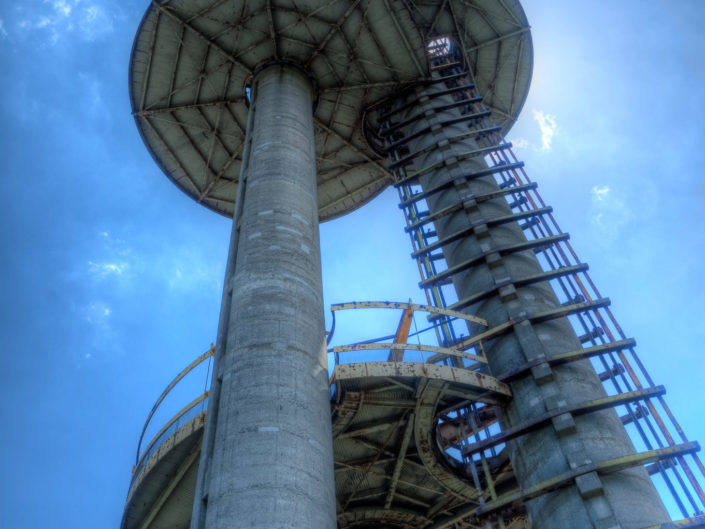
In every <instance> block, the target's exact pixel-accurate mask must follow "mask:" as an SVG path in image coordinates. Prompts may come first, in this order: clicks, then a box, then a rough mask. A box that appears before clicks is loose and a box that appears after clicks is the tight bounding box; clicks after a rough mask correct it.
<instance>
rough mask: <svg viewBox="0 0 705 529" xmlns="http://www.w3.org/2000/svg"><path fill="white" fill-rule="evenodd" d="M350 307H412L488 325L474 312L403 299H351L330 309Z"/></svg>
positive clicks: (346, 308) (415, 309) (421, 310)
mask: <svg viewBox="0 0 705 529" xmlns="http://www.w3.org/2000/svg"><path fill="white" fill-rule="evenodd" d="M348 309H412V310H414V311H420V312H428V313H430V314H442V315H444V316H450V317H451V318H458V319H461V320H467V321H471V322H473V323H479V324H480V325H483V326H485V327H487V320H485V319H483V318H479V317H478V316H473V315H472V314H464V313H462V312H459V311H457V310H451V309H446V308H442V307H434V306H432V305H419V304H417V303H404V302H403V301H351V302H349V303H336V304H334V305H331V307H330V310H332V311H337V310H348Z"/></svg>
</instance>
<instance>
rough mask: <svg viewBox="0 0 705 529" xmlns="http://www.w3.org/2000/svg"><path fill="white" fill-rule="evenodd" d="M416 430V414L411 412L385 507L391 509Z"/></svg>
mask: <svg viewBox="0 0 705 529" xmlns="http://www.w3.org/2000/svg"><path fill="white" fill-rule="evenodd" d="M413 431H414V414H413V413H411V414H409V418H408V420H407V422H406V428H405V429H404V437H402V440H401V446H400V447H399V455H398V456H397V460H396V463H395V464H394V471H393V472H392V481H391V483H390V484H389V492H388V493H387V497H386V498H385V500H384V508H385V509H389V507H391V505H392V500H393V499H394V493H395V492H396V489H397V484H398V483H399V476H400V475H401V468H402V466H403V465H404V459H405V458H406V451H407V450H408V448H409V441H410V440H411V434H412V433H413Z"/></svg>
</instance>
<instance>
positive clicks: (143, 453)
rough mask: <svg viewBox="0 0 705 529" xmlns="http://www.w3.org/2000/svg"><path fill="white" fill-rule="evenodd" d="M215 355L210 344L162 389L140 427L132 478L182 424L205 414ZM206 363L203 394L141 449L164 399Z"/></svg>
mask: <svg viewBox="0 0 705 529" xmlns="http://www.w3.org/2000/svg"><path fill="white" fill-rule="evenodd" d="M214 355H215V347H214V346H213V345H212V344H211V347H210V349H208V351H206V352H205V353H203V354H202V355H200V356H199V357H198V358H196V359H195V360H194V361H193V362H191V363H190V364H189V365H188V366H186V367H185V368H184V369H183V370H182V371H181V372H180V373H179V374H178V375H176V377H174V379H173V380H172V381H171V382H170V383H169V385H168V386H167V387H166V389H164V391H163V392H162V394H161V395H160V396H159V398H158V399H157V401H156V402H155V403H154V406H153V407H152V409H151V411H150V412H149V415H147V420H146V421H145V423H144V426H143V427H142V432H141V433H140V439H139V442H138V443H137V454H136V458H135V466H134V467H133V470H132V474H133V478H134V476H136V475H137V474H138V472H139V470H140V469H141V468H142V466H143V465H144V463H145V462H146V461H147V460H148V459H149V458H150V456H151V455H152V454H154V452H156V450H157V449H158V448H159V447H160V446H161V445H162V443H163V442H164V441H166V440H167V439H168V438H169V437H171V435H173V434H174V432H176V431H177V430H178V429H179V428H181V427H182V426H183V425H184V424H186V423H187V422H188V421H190V420H192V419H194V418H195V417H198V416H199V415H200V414H205V412H206V409H207V407H208V393H209V392H208V389H207V388H208V383H209V376H208V375H209V374H210V362H211V358H213V356H214ZM206 361H208V362H209V365H208V372H207V373H206V382H205V387H206V389H205V390H204V392H203V394H201V395H199V396H198V397H196V398H195V399H193V400H192V401H191V402H189V403H188V404H187V405H186V406H184V407H183V408H182V409H181V410H179V412H178V413H176V414H175V415H174V416H173V417H172V418H171V419H169V420H168V421H167V422H166V423H165V424H164V425H163V426H162V427H161V428H160V429H159V431H158V432H157V433H156V434H155V435H154V436H153V437H152V439H151V440H150V441H149V443H148V444H147V446H146V448H144V450H143V449H142V445H143V443H144V440H145V435H146V433H147V430H148V428H149V426H150V424H151V422H152V419H153V418H154V415H155V413H156V412H157V410H158V409H159V407H160V406H161V404H162V403H163V402H164V400H165V399H166V397H167V395H169V393H170V392H171V391H172V390H173V389H174V388H175V387H176V386H177V384H178V383H179V382H181V381H182V380H183V379H184V377H186V376H187V375H188V374H189V373H191V372H192V371H193V370H194V369H196V368H197V367H198V366H200V365H201V364H202V363H204V362H206Z"/></svg>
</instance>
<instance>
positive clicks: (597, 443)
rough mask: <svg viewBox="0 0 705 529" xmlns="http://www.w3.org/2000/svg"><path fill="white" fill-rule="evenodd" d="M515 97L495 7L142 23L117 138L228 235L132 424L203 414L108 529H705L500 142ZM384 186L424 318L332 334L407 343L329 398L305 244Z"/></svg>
mask: <svg viewBox="0 0 705 529" xmlns="http://www.w3.org/2000/svg"><path fill="white" fill-rule="evenodd" d="M531 69H532V47H531V39H530V33H529V25H528V22H527V20H526V17H525V14H524V12H523V10H522V8H521V6H520V4H519V2H518V1H516V0H424V1H418V2H417V1H414V2H411V1H403V0H347V1H342V0H320V1H312V0H252V1H247V2H245V1H231V0H228V1H224V0H189V1H187V0H172V1H169V0H160V1H157V0H153V1H152V2H151V3H150V4H149V7H148V9H147V12H146V14H145V16H144V18H143V20H142V23H141V25H140V28H139V30H138V32H137V36H136V38H135V42H134V47H133V53H132V59H131V62H130V81H129V83H130V96H131V102H132V108H133V111H134V115H135V119H136V122H137V126H138V129H139V131H140V134H141V135H142V138H143V140H144V142H145V144H146V145H147V147H148V149H149V150H150V152H151V154H152V156H153V157H154V159H155V161H156V162H157V163H158V164H159V166H160V167H161V168H162V169H163V171H164V172H165V173H166V174H167V176H168V177H169V178H170V179H171V180H172V181H173V182H174V183H175V184H176V185H177V186H178V187H179V188H180V189H182V190H183V191H184V192H185V193H187V194H188V195H189V196H191V197H193V198H194V199H195V200H196V201H198V202H199V203H201V204H203V205H204V206H206V207H208V208H210V209H212V210H214V211H216V212H218V213H221V214H223V215H225V216H227V217H232V218H233V230H232V238H231V244H230V252H229V256H228V263H227V269H226V277H225V283H224V284H225V288H224V292H223V300H222V308H221V313H220V323H219V328H218V336H217V342H216V345H215V347H214V348H212V350H211V351H209V352H208V353H206V354H204V355H202V356H201V357H199V358H198V359H197V360H196V361H194V363H193V364H192V365H191V366H189V368H187V369H186V370H184V372H183V373H182V374H180V375H179V376H178V377H177V378H176V379H175V381H174V382H173V383H172V384H170V386H169V387H168V388H167V391H166V392H165V394H163V395H162V397H160V399H159V400H158V402H157V405H155V408H157V407H158V406H159V404H160V403H161V402H162V400H163V398H164V397H165V395H166V393H168V392H169V390H170V389H171V388H172V387H173V386H174V385H176V384H177V383H178V382H179V381H180V380H181V378H183V376H184V375H185V374H186V373H187V372H188V371H189V370H190V369H191V368H192V367H193V366H195V365H198V364H199V363H200V362H201V361H204V360H206V359H210V358H214V364H213V378H212V384H211V387H210V390H209V391H208V392H206V393H204V395H202V396H200V397H198V398H197V399H195V400H194V401H193V402H192V403H191V404H190V405H189V406H187V407H186V408H185V409H184V410H182V412H180V413H179V414H177V416H176V417H175V418H174V419H172V420H171V421H169V422H168V423H167V424H166V425H164V427H163V428H162V429H161V430H160V431H159V432H158V434H157V435H156V436H155V437H154V439H152V440H151V441H150V442H149V444H148V445H147V447H146V448H144V449H142V448H143V447H141V448H140V449H138V457H137V464H136V467H135V470H134V473H133V477H132V482H131V484H130V490H129V493H128V498H127V503H126V507H125V513H124V516H123V521H122V527H123V529H133V528H144V529H147V528H151V529H161V528H164V529H166V528H172V529H173V528H187V527H190V528H191V529H225V528H254V527H260V528H267V529H272V528H284V527H287V528H304V527H305V528H312V529H323V528H326V529H333V528H335V527H336V526H337V527H340V528H341V529H345V528H359V529H367V528H409V529H411V528H419V529H441V528H446V527H448V528H475V527H482V528H490V527H498V528H505V527H510V528H514V529H518V528H527V527H534V528H537V529H558V528H577V529H582V528H597V529H617V528H621V529H644V528H647V527H654V528H656V527H672V526H671V525H668V524H669V521H670V519H671V517H674V518H683V519H684V521H682V522H680V523H681V524H682V525H678V527H705V519H704V518H703V516H702V513H703V510H704V508H705V494H703V487H702V483H703V475H705V472H704V471H703V466H702V464H701V463H700V461H699V459H698V458H697V456H696V455H695V452H696V451H697V450H698V448H699V447H698V445H697V443H694V442H690V441H688V440H687V438H686V437H685V435H684V434H683V432H682V431H681V429H680V427H679V426H678V424H677V422H675V419H674V418H673V415H672V414H671V412H670V410H669V409H668V407H667V405H666V403H665V402H664V400H663V394H664V389H663V388H662V387H661V386H657V385H655V384H654V383H653V381H652V379H651V378H650V377H649V375H648V374H647V373H646V372H645V371H644V369H643V366H642V365H641V362H640V361H639V359H638V357H637V356H636V354H635V353H634V350H633V347H634V344H635V342H634V340H632V339H630V338H628V337H626V336H625V335H624V334H623V333H622V330H621V328H620V327H619V325H618V323H617V322H616V321H615V320H614V318H613V316H612V314H611V312H610V311H609V303H610V302H609V299H607V298H603V297H602V296H601V295H600V294H599V292H598V291H597V289H596V288H595V286H594V285H593V283H592V281H591V280H590V278H589V276H588V274H587V265H585V264H584V263H581V262H580V261H579V260H578V258H577V256H576V254H575V252H573V250H572V248H571V247H570V244H569V241H568V239H569V237H568V235H567V234H566V233H563V232H562V231H561V230H560V228H559V227H558V225H557V224H556V222H555V220H554V219H553V216H552V209H551V208H550V207H548V206H546V205H545V204H544V202H543V200H542V199H541V197H540V195H539V194H538V191H537V186H536V184H535V183H534V182H532V181H531V180H529V178H528V176H527V175H526V173H525V171H524V168H523V163H521V162H520V161H518V160H517V159H516V157H514V154H513V152H512V150H511V144H509V143H506V142H505V141H504V140H503V136H504V134H505V133H506V132H507V131H508V130H509V128H510V127H511V126H512V124H513V123H514V121H515V120H516V117H517V115H518V113H519V111H520V109H521V107H522V105H523V102H524V100H525V98H526V94H527V91H528V88H529V83H530V77H531ZM389 185H394V186H395V187H397V189H398V190H399V194H400V206H401V208H402V210H403V211H404V215H405V218H406V228H405V229H406V231H407V232H408V233H409V235H410V237H411V241H412V246H413V254H412V256H413V258H414V259H416V260H417V261H418V263H419V270H420V271H421V275H422V281H421V287H422V288H423V289H424V291H425V292H426V296H427V299H428V305H425V306H420V305H413V304H411V303H400V304H394V303H348V304H341V305H336V306H334V307H333V310H334V311H336V312H338V311H342V310H345V309H361V308H371V307H377V308H386V309H389V308H397V309H400V310H402V318H401V321H400V324H399V327H398V328H397V329H396V333H395V334H394V340H393V342H388V341H387V342H384V343H381V344H380V343H377V344H375V343H371V344H370V343H367V344H357V345H351V346H347V347H345V346H341V347H337V348H334V352H335V355H336V366H335V370H334V371H333V374H332V377H330V378H329V373H328V366H327V358H326V352H327V345H326V331H325V328H324V318H323V311H324V307H323V297H322V287H321V264H320V251H319V236H318V224H319V222H320V221H325V220H328V219H332V218H335V217H338V216H341V215H344V214H345V213H347V212H349V211H352V210H353V209H355V208H357V207H359V206H361V205H362V204H364V203H366V202H367V201H369V200H370V199H372V198H373V197H374V196H376V195H377V194H378V193H379V192H380V191H381V190H383V189H385V188H386V187H387V186H389ZM421 312H425V313H427V314H428V319H429V321H430V325H431V327H430V328H431V332H432V333H434V335H435V337H436V340H437V343H436V344H435V345H427V346H420V345H419V346H416V347H414V346H412V345H410V344H408V343H407V338H408V337H409V321H410V319H411V318H412V317H413V315H414V313H421ZM328 337H329V338H330V333H329V336H328ZM375 347H376V348H377V350H384V354H383V358H382V359H381V360H380V359H372V360H371V359H370V357H366V358H365V361H364V362H356V361H354V358H353V361H349V362H346V361H340V360H339V354H340V353H341V352H343V353H345V354H348V353H351V354H355V353H360V352H361V351H368V350H372V349H374V348H375ZM424 351H425V352H426V353H427V354H426V355H425V356H424V355H423V352H424ZM417 353H421V356H420V359H419V358H418V354H417ZM428 353H430V354H428ZM197 405H198V406H197ZM194 410H196V411H195V412H194ZM150 418H151V414H150ZM148 422H149V421H148ZM145 428H146V427H145ZM143 436H144V432H143ZM140 442H141V441H140ZM662 499H663V501H662Z"/></svg>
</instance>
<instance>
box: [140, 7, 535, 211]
mask: <svg viewBox="0 0 705 529" xmlns="http://www.w3.org/2000/svg"><path fill="white" fill-rule="evenodd" d="M434 36H449V37H450V38H452V39H453V41H454V42H456V43H457V44H459V45H460V46H461V47H462V48H463V50H464V57H465V59H466V61H467V62H468V63H469V64H470V65H471V68H470V69H471V73H472V75H473V76H474V80H475V83H476V85H477V88H478V90H479V92H480V94H481V95H483V97H484V98H485V104H487V105H488V106H489V107H490V108H491V109H492V110H493V111H494V117H495V120H496V121H497V122H498V124H500V125H502V126H503V129H504V131H505V132H506V131H507V130H509V128H510V127H511V126H512V124H513V123H514V121H515V120H516V117H517V115H518V113H519V111H520V110H521V107H522V105H523V103H524V100H525V98H526V94H527V92H528V88H529V82H530V79H531V70H532V46H531V37H530V33H529V25H528V22H527V21H526V17H525V15H524V12H523V10H522V8H521V6H520V4H519V2H518V1H516V0H450V1H443V0H429V1H419V2H405V1H402V0H320V1H310V0H309V1H305V0H248V1H247V2H245V1H225V0H172V1H169V0H161V1H160V2H158V1H153V2H152V3H151V4H150V5H149V8H148V9H147V12H146V14H145V16H144V18H143V20H142V23H141V25H140V28H139V30H138V32H137V35H136V37H135V42H134V46H133V51H132V58H131V60H130V81H129V83H130V86H129V89H130V99H131V104H132V110H133V114H134V116H135V119H136V122H137V126H138V128H139V131H140V133H141V135H142V138H143V139H144V142H145V143H146V145H147V147H148V148H149V150H150V152H151V154H152V156H153V157H154V158H155V160H156V161H157V163H158V164H159V166H160V167H161V168H162V170H163V171H164V172H165V173H166V174H167V175H168V176H169V178H170V179H171V180H172V181H173V182H174V183H175V184H176V185H177V186H178V187H179V188H180V189H182V190H183V191H184V192H185V193H186V194H188V195H189V196H191V197H193V198H194V199H195V200H197V201H198V202H199V203H201V204H203V205H205V206H207V207H208V208H210V209H212V210H214V211H217V212H219V213H221V214H223V215H226V216H232V213H233V208H234V201H235V197H236V190H237V182H238V179H239V175H240V163H241V156H242V147H243V143H244V137H245V128H246V123H247V113H248V107H247V104H246V99H245V85H246V83H247V80H248V79H249V78H250V77H251V75H252V72H253V70H254V69H255V68H256V67H257V66H258V65H261V64H263V63H266V62H268V61H276V60H288V61H293V62H295V63H297V64H299V65H301V66H302V67H304V68H305V69H306V70H308V71H309V72H310V73H311V74H312V75H313V77H314V78H315V81H316V83H317V88H318V98H319V99H318V105H317V107H316V110H315V113H314V123H315V128H316V149H317V169H318V184H319V185H318V200H319V213H320V218H321V220H328V219H331V218H334V217H337V216H340V215H343V214H345V213H347V212H349V211H351V210H353V209H355V208H356V207H358V206H360V205H362V204H364V203H365V202H367V201H368V200H370V199H371V198H373V197H374V196H375V195H377V194H378V193H379V192H380V191H381V190H382V189H384V188H385V187H386V186H387V185H389V184H390V183H391V176H390V175H389V173H388V172H387V169H386V166H385V162H384V160H383V159H381V158H380V156H379V155H378V154H377V153H376V152H375V151H374V150H373V149H372V148H371V147H370V146H369V145H368V144H367V142H366V140H365V138H364V135H363V133H362V125H361V119H362V115H363V111H364V110H365V109H366V108H368V107H369V106H371V105H372V104H374V103H375V102H377V101H380V100H381V99H383V98H385V97H388V96H389V95H391V94H393V93H396V92H398V91H399V90H401V89H403V88H404V87H407V86H409V85H410V84H413V83H416V82H418V81H422V80H424V79H428V77H429V71H428V65H427V62H426V47H425V43H426V42H428V41H429V39H431V38H432V37H434Z"/></svg>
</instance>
